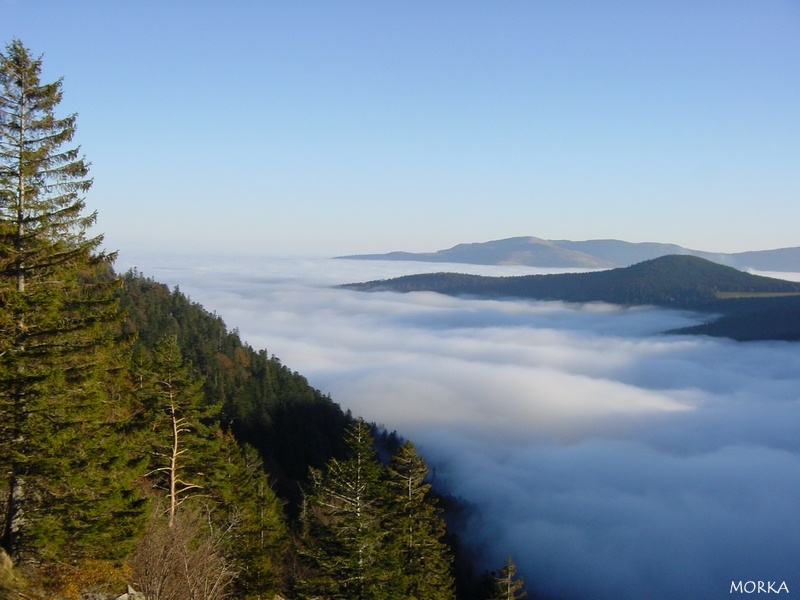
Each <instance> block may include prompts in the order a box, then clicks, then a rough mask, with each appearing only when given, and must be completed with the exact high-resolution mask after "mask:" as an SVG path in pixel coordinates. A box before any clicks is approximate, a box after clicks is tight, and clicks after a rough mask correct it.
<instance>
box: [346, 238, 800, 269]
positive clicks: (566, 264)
mask: <svg viewBox="0 0 800 600" xmlns="http://www.w3.org/2000/svg"><path fill="white" fill-rule="evenodd" d="M668 255H689V256H697V257H699V258H704V259H706V260H710V261H712V262H715V263H718V264H722V265H726V266H729V267H734V268H736V269H739V270H747V269H753V270H760V271H778V272H800V247H791V248H777V249H774V250H751V251H746V252H734V253H726V252H707V251H704V250H695V249H691V248H684V247H683V246H679V245H677V244H666V243H659V242H626V241H623V240H615V239H594V240H585V241H572V240H546V239H542V238H538V237H534V236H519V237H511V238H503V239H500V240H491V241H488V242H472V243H463V244H457V245H455V246H453V247H451V248H446V249H443V250H437V251H436V252H404V251H395V252H388V253H385V254H353V255H346V256H336V257H334V258H337V259H351V260H402V261H412V262H414V261H416V262H450V263H461V264H476V265H519V266H529V267H543V268H581V269H587V268H588V269H610V268H615V267H628V266H631V265H634V264H636V263H639V262H643V261H646V260H650V259H653V258H659V257H661V256H668Z"/></svg>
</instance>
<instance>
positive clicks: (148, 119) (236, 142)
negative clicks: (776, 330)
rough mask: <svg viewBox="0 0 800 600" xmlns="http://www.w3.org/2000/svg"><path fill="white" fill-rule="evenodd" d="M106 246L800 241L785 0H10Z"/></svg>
mask: <svg viewBox="0 0 800 600" xmlns="http://www.w3.org/2000/svg"><path fill="white" fill-rule="evenodd" d="M0 33H2V35H1V36H0V40H2V43H3V45H5V44H7V43H8V42H9V41H10V40H11V39H12V38H19V39H21V40H22V41H23V42H24V43H25V44H26V45H27V46H28V47H29V48H30V49H31V50H32V51H33V52H34V53H36V54H40V53H43V54H44V61H45V63H44V71H45V73H44V75H45V78H46V79H54V78H56V77H59V76H63V77H64V93H65V96H64V102H63V103H62V108H63V111H64V112H72V111H76V112H78V113H79V118H78V139H77V141H78V142H79V143H80V144H81V145H82V147H83V151H84V152H85V154H86V156H87V158H88V159H89V160H90V161H91V162H92V164H93V168H92V175H93V177H94V179H95V185H94V187H93V189H92V191H91V192H90V194H89V196H88V197H87V202H88V204H89V205H90V207H92V208H96V209H97V210H98V211H99V213H100V218H99V228H100V229H101V230H102V231H104V232H105V234H106V241H107V245H108V246H109V247H111V248H118V249H120V250H122V251H123V252H125V251H126V248H134V247H137V246H140V245H141V244H151V245H152V247H153V248H174V247H181V248H183V249H184V250H186V251H189V252H192V251H195V250H198V251H199V250H202V251H204V252H208V251H215V252H216V251H219V252H226V253H238V252H246V253H262V254H265V255H269V254H276V253H277V254H284V255H287V254H288V255H293V254H312V255H334V254H344V253H356V252H383V251H389V250H398V249H402V250H412V251H425V250H436V249H440V248H445V247H448V246H451V245H454V244H456V243H459V242H472V241H486V240H490V239H499V238H503V237H510V236H516V235H535V236H539V237H543V238H549V239H576V240H579V239H592V238H618V239H625V240H629V241H662V242H674V243H678V244H681V245H684V246H688V247H691V248H697V249H703V250H714V251H740V250H754V249H765V248H774V247H783V246H798V245H800V2H798V1H797V0H769V1H765V0H748V1H745V0H687V1H681V0H677V1H670V2H661V1H653V2H645V1H641V0H631V1H615V0H610V1H603V2H596V1H583V2H581V1H572V2H571V1H560V0H559V1H556V0H548V1H536V0H526V1H514V0H510V1H504V2H494V1H491V2H490V1H485V2H474V1H463V2H462V1H459V2H455V1H451V2H447V1H441V2H422V1H414V0H408V1H402V2H401V1H387V2H374V1H363V2H352V1H347V0H343V1H341V2H328V1H322V0H320V1H318V2H305V1H291V2H289V1H285V2H278V1H273V2H260V1H259V2H256V1H252V2H247V1H237V2H222V1H220V2H211V1H198V2H189V1H174V2H161V1H148V0H144V1H135V2H134V1H114V2H105V1H102V2H101V1H97V2H89V1H71V2H64V1H62V0H57V1H45V0H41V1H33V0H30V1H28V0H0Z"/></svg>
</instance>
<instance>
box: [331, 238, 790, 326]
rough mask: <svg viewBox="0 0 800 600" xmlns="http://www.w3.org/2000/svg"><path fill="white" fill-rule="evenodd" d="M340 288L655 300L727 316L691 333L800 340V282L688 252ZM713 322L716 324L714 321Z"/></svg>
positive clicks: (431, 275)
mask: <svg viewBox="0 0 800 600" xmlns="http://www.w3.org/2000/svg"><path fill="white" fill-rule="evenodd" d="M341 287H343V288H347V289H354V290H360V291H395V292H411V291H432V292H439V293H442V294H448V295H452V296H471V297H480V298H530V299H536V300H562V301H567V302H608V303H611V304H621V305H627V306H632V305H655V306H663V307H669V308H680V309H689V310H696V311H704V312H710V313H717V314H721V315H724V317H725V319H727V321H722V320H720V321H715V322H714V323H711V324H707V325H706V326H703V327H705V328H703V327H700V328H695V329H694V330H692V331H688V330H687V332H690V333H706V334H708V335H721V336H727V337H733V338H735V339H800V283H795V282H790V281H785V280H782V279H774V278H771V277H761V276H757V275H751V274H749V273H744V272H742V271H739V270H737V269H734V268H733V267H728V266H725V265H720V264H718V263H714V262H712V261H709V260H706V259H704V258H700V257H697V256H691V255H685V254H684V255H668V256H661V257H658V258H654V259H651V260H647V261H644V262H641V263H637V264H635V265H633V266H630V267H619V268H616V269H610V270H605V271H593V272H589V273H561V274H555V275H522V276H516V277H485V276H480V275H466V274H462V273H426V274H420V275H408V276H405V277H398V278H396V279H387V280H380V281H370V282H365V283H353V284H347V285H344V286H341ZM720 323H721V325H720ZM714 324H716V327H712V325H714Z"/></svg>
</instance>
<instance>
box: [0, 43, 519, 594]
mask: <svg viewBox="0 0 800 600" xmlns="http://www.w3.org/2000/svg"><path fill="white" fill-rule="evenodd" d="M40 73H41V59H37V58H34V57H33V56H32V55H31V53H30V52H29V51H28V49H27V48H26V47H25V46H24V45H23V44H22V43H21V42H20V41H18V40H14V41H12V42H11V43H10V44H9V45H8V46H7V47H6V52H5V53H4V54H2V55H0V259H1V260H0V469H2V472H3V474H4V477H3V478H2V480H0V481H1V483H0V597H2V598H26V599H39V600H44V599H47V600H79V599H83V600H88V599H91V600H105V599H108V598H117V597H118V596H120V594H122V593H123V592H124V591H125V590H126V588H127V587H128V586H130V585H132V586H133V588H134V589H135V590H136V594H137V595H136V596H134V597H139V598H141V597H145V598H147V599H149V600H184V599H186V600H218V599H222V598H237V599H278V598H285V599H295V598H296V599H304V598H352V599H362V600H368V599H369V600H378V599H387V600H388V599H407V598H426V599H431V600H436V599H438V598H442V599H452V598H456V597H460V598H465V599H467V598H468V599H470V600H472V599H475V600H486V599H487V598H492V599H494V598H509V597H517V596H516V595H515V596H508V595H503V593H502V590H503V589H506V588H507V583H508V579H509V577H510V576H509V571H508V565H506V567H505V568H504V569H503V570H501V571H500V572H499V573H498V574H497V575H496V576H494V578H492V577H488V578H486V579H485V580H484V581H483V584H485V586H482V585H478V584H476V583H475V581H474V580H472V581H469V584H468V585H461V586H460V587H459V588H458V589H459V590H460V591H459V592H457V582H456V577H455V576H454V572H455V570H456V569H455V568H454V567H455V564H459V565H463V561H458V562H457V561H456V558H457V557H455V556H454V553H453V550H452V548H451V546H450V545H449V544H448V539H451V538H448V537H447V535H446V529H445V522H444V520H443V519H442V515H441V509H440V508H439V507H438V505H437V500H436V498H435V496H434V494H433V493H432V491H431V487H430V484H429V483H428V481H427V471H428V468H427V465H426V464H425V462H424V460H423V458H422V457H421V456H419V455H418V454H417V452H416V450H415V448H414V446H413V444H412V443H411V442H404V443H399V442H398V443H397V444H395V445H394V446H392V447H391V450H392V452H388V453H386V454H385V456H386V460H385V461H383V462H382V461H380V460H378V454H377V452H376V449H375V439H374V437H375V432H374V429H373V428H372V427H371V426H369V425H368V424H367V423H365V422H364V421H363V420H362V419H359V418H354V417H353V416H351V415H349V414H344V413H343V412H342V410H341V409H340V407H339V406H338V405H337V404H336V403H334V402H333V401H332V400H331V398H329V397H327V396H325V395H324V394H322V393H321V392H319V391H318V390H315V389H313V388H312V387H311V386H310V385H309V384H308V382H307V381H306V380H305V378H303V377H302V376H301V375H299V374H298V373H295V372H292V371H291V370H290V369H289V368H287V367H286V366H284V365H282V364H281V363H280V361H279V360H278V359H277V358H276V357H274V356H267V353H266V351H256V350H253V349H252V348H251V347H249V346H248V345H246V344H245V343H243V342H242V340H240V339H239V336H238V334H237V332H235V331H233V332H229V331H228V330H227V328H226V327H225V324H224V322H223V321H222V319H221V318H219V317H218V316H216V315H213V314H210V313H208V312H207V311H206V310H205V309H203V307H201V306H199V305H197V304H194V303H192V302H191V301H190V300H189V299H188V298H186V297H185V296H184V295H183V294H182V293H181V292H180V290H178V289H175V290H172V291H170V290H169V289H168V288H167V287H166V286H164V285H162V284H159V283H157V282H155V281H152V280H150V279H147V278H146V277H144V276H143V275H141V274H139V273H137V272H130V273H127V274H125V275H123V276H118V275H117V274H115V272H114V270H113V261H114V255H113V254H108V253H105V252H103V251H102V250H101V247H102V244H103V237H102V236H101V235H98V236H94V237H91V236H90V228H91V227H92V226H93V225H94V224H95V221H96V215H95V214H94V213H90V214H85V202H84V198H83V195H84V194H85V193H86V192H87V191H88V190H89V189H90V187H91V185H92V180H91V179H90V178H89V177H88V162H86V161H85V160H84V158H83V157H82V156H81V155H80V149H79V148H77V147H69V144H70V142H71V140H72V138H73V136H74V132H75V123H76V117H75V115H69V116H67V117H58V116H57V115H56V114H55V109H56V108H57V107H58V105H59V103H60V101H61V97H62V91H61V83H62V82H61V80H58V81H56V82H55V83H49V84H48V83H42V82H41V81H40V79H39V78H40ZM382 437H385V436H382ZM390 437H392V439H395V440H396V439H397V438H396V436H390ZM389 448H390V446H388V445H384V446H383V450H384V451H385V450H387V449H389ZM459 572H461V573H467V575H469V569H466V571H465V570H464V569H460V571H459ZM468 579H469V578H468V577H467V578H464V577H462V578H461V580H462V581H465V580H468ZM514 586H515V588H514V589H516V588H517V587H519V579H514ZM484 587H485V593H484V591H483V590H484ZM457 593H458V596H457ZM515 594H516V592H515Z"/></svg>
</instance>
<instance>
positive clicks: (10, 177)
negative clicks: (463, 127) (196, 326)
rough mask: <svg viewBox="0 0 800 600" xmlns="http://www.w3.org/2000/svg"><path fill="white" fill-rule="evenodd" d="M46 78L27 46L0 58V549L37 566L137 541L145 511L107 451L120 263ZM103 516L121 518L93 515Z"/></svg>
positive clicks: (71, 129) (58, 95)
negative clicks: (93, 209)
mask: <svg viewBox="0 0 800 600" xmlns="http://www.w3.org/2000/svg"><path fill="white" fill-rule="evenodd" d="M41 67H42V61H41V58H34V57H33V56H32V55H31V53H30V51H29V50H28V49H27V48H26V47H25V46H24V45H23V44H22V42H20V41H19V40H14V41H12V42H11V43H10V44H8V46H7V47H6V51H5V53H4V54H0V472H2V474H3V475H2V477H3V479H2V483H1V484H0V485H2V488H0V503H1V504H0V508H2V514H1V515H0V519H2V521H1V522H0V526H1V527H2V529H1V530H0V544H1V545H2V548H3V549H5V551H6V552H8V553H9V554H10V555H12V556H13V557H15V558H17V559H19V558H26V557H27V558H31V559H34V560H39V559H42V558H45V559H46V558H59V559H61V558H63V557H64V556H65V555H66V556H70V555H71V556H77V555H86V554H91V553H93V552H104V553H107V552H113V549H112V548H109V547H108V545H107V544H106V543H105V542H107V541H108V540H109V539H111V538H114V537H117V538H118V539H119V540H120V541H123V540H124V539H126V538H129V537H130V536H131V534H132V533H133V531H132V530H128V531H124V529H125V526H124V525H123V522H124V519H123V518H122V517H123V515H128V514H132V513H135V512H136V511H135V509H134V507H133V506H132V503H133V504H135V502H134V499H133V498H132V497H131V496H130V494H127V493H126V492H125V491H124V488H125V486H126V483H129V482H125V481H124V478H122V479H119V478H117V477H115V476H111V473H113V472H114V471H115V470H116V472H117V473H116V474H117V475H119V474H120V473H121V471H120V470H119V469H117V467H118V466H119V465H118V463H117V467H115V466H113V465H112V463H114V462H115V460H116V459H115V458H114V455H113V452H112V453H111V454H109V451H110V450H111V448H110V447H109V446H107V445H106V446H105V447H104V448H103V449H102V450H100V449H99V448H100V447H102V446H103V445H104V444H107V442H108V440H109V439H110V437H111V436H109V435H108V433H109V432H108V430H107V428H108V427H109V424H110V422H111V419H109V416H108V415H109V409H110V407H109V404H110V402H111V399H110V398H109V397H108V394H107V391H106V390H104V387H103V383H104V382H103V378H104V374H105V373H107V372H109V371H110V370H113V369H115V368H116V367H117V364H116V363H117V360H118V358H119V357H120V356H122V355H124V354H125V353H124V352H119V351H116V352H114V351H113V348H114V345H115V343H116V342H115V331H116V328H117V325H118V323H119V319H120V313H119V311H118V309H117V304H116V302H115V300H114V295H113V290H114V288H115V286H116V285H117V279H116V277H115V276H114V275H113V272H112V271H111V263H112V262H113V259H114V255H113V254H106V253H104V252H102V251H100V246H101V244H102V239H103V238H102V236H95V237H90V236H89V231H88V230H89V228H90V227H91V226H92V225H93V224H94V222H95V219H96V214H95V213H89V214H85V202H84V199H83V194H85V193H86V192H87V191H88V190H89V188H90V186H91V184H92V180H91V179H90V178H89V177H88V172H89V171H88V163H87V162H86V161H85V160H84V158H83V157H82V156H81V154H80V148H79V147H75V146H73V147H68V146H69V144H70V142H71V141H72V139H73V136H74V134H75V122H76V115H74V114H72V115H69V116H66V117H63V118H58V117H57V116H56V114H55V110H56V108H57V107H58V105H59V103H60V102H61V99H62V90H61V87H62V82H61V80H60V79H59V80H57V81H55V82H53V83H42V82H41V81H40V75H41ZM107 498H117V499H118V500H119V502H117V503H116V504H115V505H114V506H113V507H103V503H104V502H105V501H106V500H104V499H107ZM102 508H108V509H109V512H110V513H111V515H117V514H118V515H119V516H120V520H115V519H109V518H108V514H107V516H106V517H105V518H104V519H101V520H100V519H98V518H97V516H96V515H93V514H92V511H95V510H99V509H102ZM131 511H132V512H131ZM114 527H116V528H117V530H116V531H115V533H114V534H113V535H109V531H108V529H109V528H114ZM101 540H102V541H101Z"/></svg>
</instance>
